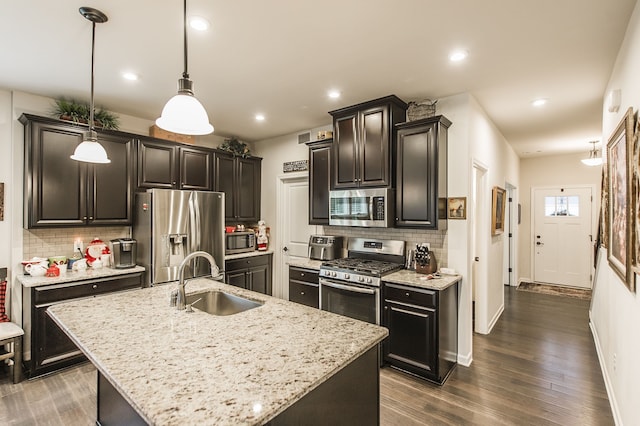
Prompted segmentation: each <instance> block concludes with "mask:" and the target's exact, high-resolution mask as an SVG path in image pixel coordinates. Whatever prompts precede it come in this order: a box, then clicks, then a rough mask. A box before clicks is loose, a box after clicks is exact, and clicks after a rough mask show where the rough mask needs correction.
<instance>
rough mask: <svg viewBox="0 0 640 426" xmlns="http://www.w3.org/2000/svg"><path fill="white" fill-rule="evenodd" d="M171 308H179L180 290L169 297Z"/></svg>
mask: <svg viewBox="0 0 640 426" xmlns="http://www.w3.org/2000/svg"><path fill="white" fill-rule="evenodd" d="M169 306H170V307H172V308H175V307H176V306H178V289H175V290H172V291H171V294H170V295H169Z"/></svg>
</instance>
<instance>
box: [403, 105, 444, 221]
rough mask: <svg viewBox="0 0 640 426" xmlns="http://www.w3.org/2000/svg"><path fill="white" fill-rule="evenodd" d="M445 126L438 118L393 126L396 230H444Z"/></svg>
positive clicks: (442, 120) (441, 119)
mask: <svg viewBox="0 0 640 426" xmlns="http://www.w3.org/2000/svg"><path fill="white" fill-rule="evenodd" d="M449 126H451V122H450V121H449V120H447V119H446V118H445V117H444V116H441V115H439V116H436V117H431V118H425V119H422V120H417V121H412V122H408V123H402V124H399V125H397V126H396V128H397V138H398V142H397V149H396V162H397V164H396V220H395V226H396V227H398V228H405V227H406V228H424V229H446V223H447V222H446V218H447V213H446V202H447V132H448V128H449Z"/></svg>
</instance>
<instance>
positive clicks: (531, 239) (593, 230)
mask: <svg viewBox="0 0 640 426" xmlns="http://www.w3.org/2000/svg"><path fill="white" fill-rule="evenodd" d="M561 188H589V189H591V234H590V235H591V249H590V250H589V275H590V276H591V280H590V287H591V288H592V289H593V280H594V278H595V270H594V266H593V263H594V262H593V260H594V259H593V244H594V242H595V237H596V234H595V233H596V232H597V231H596V224H597V220H598V219H597V218H596V215H595V214H594V210H595V208H596V207H598V206H597V199H598V193H597V187H596V185H594V184H568V185H544V186H532V187H531V193H530V199H529V204H530V208H531V211H530V215H531V216H530V217H531V221H530V222H531V229H530V235H529V242H530V243H529V244H530V249H529V256H530V265H531V270H530V271H529V273H530V277H531V281H534V282H535V276H536V274H535V271H536V263H535V262H536V254H535V249H534V248H533V244H534V242H535V235H536V217H535V211H536V210H535V209H536V205H535V201H536V200H535V195H536V191H537V190H539V189H542V190H545V189H561Z"/></svg>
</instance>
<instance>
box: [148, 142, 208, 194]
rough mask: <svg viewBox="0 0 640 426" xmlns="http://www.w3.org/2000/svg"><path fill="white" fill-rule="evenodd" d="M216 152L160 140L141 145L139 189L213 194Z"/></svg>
mask: <svg viewBox="0 0 640 426" xmlns="http://www.w3.org/2000/svg"><path fill="white" fill-rule="evenodd" d="M212 167H213V150H210V149H207V148H198V147H193V146H185V145H179V144H176V143H175V142H168V141H162V140H159V139H140V140H139V141H138V188H140V189H146V188H164V189H188V190H199V191H211V190H212V189H213V170H212Z"/></svg>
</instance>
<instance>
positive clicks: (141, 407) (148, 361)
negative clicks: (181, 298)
mask: <svg viewBox="0 0 640 426" xmlns="http://www.w3.org/2000/svg"><path fill="white" fill-rule="evenodd" d="M174 288H175V285H164V286H157V287H152V288H145V289H141V290H136V291H129V292H125V293H119V294H113V295H108V296H103V297H100V298H95V299H81V300H77V301H72V302H69V303H65V304H60V305H56V306H52V307H51V308H49V314H50V315H51V316H52V318H53V319H54V321H56V323H58V325H60V327H61V328H62V329H63V330H64V331H65V332H66V333H67V334H68V335H69V337H70V338H71V339H72V340H73V341H74V342H75V343H76V344H77V345H78V347H79V348H81V350H82V351H83V352H84V353H85V355H86V356H87V357H88V358H89V360H91V362H92V363H93V364H94V365H95V366H96V368H97V369H98V373H99V384H98V421H100V420H101V416H102V415H103V414H107V415H108V414H109V413H108V411H111V412H113V410H106V409H105V410H102V412H101V408H100V407H101V406H104V404H108V403H109V402H108V401H106V402H105V401H102V400H101V398H102V397H104V398H107V397H108V396H109V395H113V394H114V393H116V394H117V395H119V396H120V397H121V399H122V401H123V402H125V403H126V405H128V406H130V407H131V409H132V411H133V412H135V414H136V415H137V416H138V417H139V419H140V420H141V421H142V422H143V423H148V424H157V425H172V424H264V423H266V422H270V423H271V424H281V423H282V424H286V423H299V424H300V423H304V424H313V423H314V422H320V421H323V422H325V421H326V420H327V419H328V418H330V417H327V416H331V415H335V416H339V417H337V418H339V419H344V420H345V421H349V415H350V412H351V411H352V412H353V413H354V415H355V416H356V417H352V418H351V420H352V422H353V420H354V419H355V420H358V419H362V418H364V417H366V416H369V418H370V419H374V421H376V420H378V421H379V376H378V350H377V344H378V343H379V342H381V341H382V340H383V339H384V338H385V337H386V336H387V334H388V332H387V330H386V329H385V328H382V327H378V326H376V325H372V324H368V323H364V322H361V321H356V320H352V319H350V318H346V317H342V316H338V315H334V314H331V313H328V312H324V311H320V310H317V309H312V308H309V307H306V306H301V305H298V304H294V303H290V302H287V301H284V300H280V299H276V298H273V297H270V296H266V295H262V294H259V293H255V292H251V291H247V290H244V289H240V288H237V287H233V286H229V285H226V284H222V283H219V282H215V281H211V280H208V279H194V280H191V281H189V283H188V284H187V295H188V294H190V293H197V292H201V291H205V290H222V291H224V292H226V293H230V294H234V295H238V296H241V297H244V298H248V299H252V300H255V301H258V302H261V303H263V305H262V306H260V307H258V308H254V309H250V310H248V311H245V312H241V313H238V314H234V315H229V316H215V315H210V314H208V313H205V312H201V311H198V310H195V312H193V313H187V312H184V311H177V310H176V309H175V308H172V307H170V306H169V296H170V292H171V290H172V289H174ZM103 391H104V392H103ZM101 394H102V395H101ZM115 420H118V419H115ZM104 424H108V422H105V423H104Z"/></svg>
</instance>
